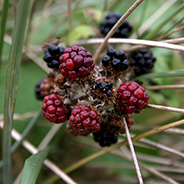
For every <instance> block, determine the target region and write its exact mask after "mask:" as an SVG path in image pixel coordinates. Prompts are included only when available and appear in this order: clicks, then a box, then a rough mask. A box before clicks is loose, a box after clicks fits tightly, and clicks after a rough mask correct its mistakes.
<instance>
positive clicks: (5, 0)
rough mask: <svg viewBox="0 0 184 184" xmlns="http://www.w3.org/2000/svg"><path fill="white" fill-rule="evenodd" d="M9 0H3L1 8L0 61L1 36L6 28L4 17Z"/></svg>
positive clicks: (0, 56) (0, 51)
mask: <svg viewBox="0 0 184 184" xmlns="http://www.w3.org/2000/svg"><path fill="white" fill-rule="evenodd" d="M8 7H9V0H4V3H3V9H2V15H1V16H2V18H1V26H0V63H1V59H2V50H3V44H4V42H3V38H4V33H5V28H6V19H7V14H8Z"/></svg>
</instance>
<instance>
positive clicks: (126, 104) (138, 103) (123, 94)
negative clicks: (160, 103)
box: [117, 82, 149, 114]
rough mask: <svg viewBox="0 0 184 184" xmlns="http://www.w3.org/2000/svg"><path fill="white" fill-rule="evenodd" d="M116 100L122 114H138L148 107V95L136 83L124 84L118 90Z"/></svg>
mask: <svg viewBox="0 0 184 184" xmlns="http://www.w3.org/2000/svg"><path fill="white" fill-rule="evenodd" d="M117 100H118V104H119V107H120V112H122V113H130V114H131V113H140V112H141V109H145V108H146V107H147V106H148V100H149V95H148V93H147V92H145V89H144V88H143V87H142V86H140V85H139V84H137V83H136V82H124V83H123V84H121V85H120V87H119V88H118V93H117Z"/></svg>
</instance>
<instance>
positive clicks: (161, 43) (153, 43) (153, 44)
mask: <svg viewBox="0 0 184 184" xmlns="http://www.w3.org/2000/svg"><path fill="white" fill-rule="evenodd" d="M104 41H105V40H104V39H103V38H94V39H89V40H81V41H77V42H73V43H71V45H75V44H76V43H77V44H79V45H80V44H81V45H90V44H100V43H104ZM107 42H108V43H111V44H118V43H125V44H134V45H142V46H148V47H160V48H166V49H171V50H177V51H184V46H182V45H175V44H171V43H166V41H151V40H141V39H120V38H110V39H109V40H108V41H107ZM167 42H172V43H173V42H176V43H178V42H179V43H183V42H184V38H179V39H174V40H167ZM142 46H138V48H137V47H136V49H139V47H142ZM127 51H132V49H131V48H130V49H128V50H127Z"/></svg>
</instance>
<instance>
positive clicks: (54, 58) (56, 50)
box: [43, 45, 65, 69]
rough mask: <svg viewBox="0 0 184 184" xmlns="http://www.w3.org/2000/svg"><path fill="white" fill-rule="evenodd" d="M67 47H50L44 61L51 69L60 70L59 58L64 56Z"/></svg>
mask: <svg viewBox="0 0 184 184" xmlns="http://www.w3.org/2000/svg"><path fill="white" fill-rule="evenodd" d="M64 50H65V47H62V46H61V47H58V46H56V45H50V46H49V47H48V49H47V51H46V53H45V55H44V57H43V60H44V61H45V62H46V63H47V66H48V67H49V68H55V69H59V65H60V62H59V57H60V56H61V55H62V54H63V52H64Z"/></svg>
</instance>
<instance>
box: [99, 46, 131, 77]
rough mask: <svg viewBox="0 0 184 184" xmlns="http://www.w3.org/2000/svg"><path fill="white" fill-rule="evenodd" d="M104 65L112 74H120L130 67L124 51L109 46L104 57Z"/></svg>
mask: <svg viewBox="0 0 184 184" xmlns="http://www.w3.org/2000/svg"><path fill="white" fill-rule="evenodd" d="M102 65H103V67H104V68H105V69H106V70H107V72H108V74H109V75H111V76H119V75H121V74H123V72H124V71H125V70H126V69H127V68H128V61H127V58H126V55H125V53H124V52H123V51H115V50H114V49H113V48H109V49H108V51H107V55H106V56H105V57H104V58H103V59H102Z"/></svg>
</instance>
